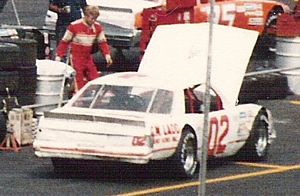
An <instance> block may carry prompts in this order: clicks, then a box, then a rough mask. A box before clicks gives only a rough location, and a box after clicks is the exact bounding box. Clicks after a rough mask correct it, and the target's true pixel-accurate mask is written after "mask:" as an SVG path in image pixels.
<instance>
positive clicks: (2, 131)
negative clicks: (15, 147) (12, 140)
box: [0, 97, 7, 143]
mask: <svg viewBox="0 0 300 196" xmlns="http://www.w3.org/2000/svg"><path fill="white" fill-rule="evenodd" d="M2 99H3V98H2V97H0V101H1V102H2ZM1 108H2V107H1ZM6 121H7V118H6V117H5V114H4V113H3V112H0V143H1V142H2V141H3V140H4V138H5V135H6V131H7V128H6Z"/></svg>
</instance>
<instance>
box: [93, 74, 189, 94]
mask: <svg viewBox="0 0 300 196" xmlns="http://www.w3.org/2000/svg"><path fill="white" fill-rule="evenodd" d="M89 83H90V84H91V85H92V84H106V85H120V86H140V87H152V88H160V89H166V90H178V89H183V88H186V87H184V86H174V84H172V83H169V82H166V81H164V80H163V79H162V78H158V77H154V76H150V75H147V74H143V73H138V72H119V73H113V74H108V75H105V76H102V77H99V78H97V79H95V80H92V81H91V82H89Z"/></svg>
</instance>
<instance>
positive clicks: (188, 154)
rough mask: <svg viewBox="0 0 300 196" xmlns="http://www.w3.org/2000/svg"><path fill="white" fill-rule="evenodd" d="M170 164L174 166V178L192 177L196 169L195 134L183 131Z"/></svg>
mask: <svg viewBox="0 0 300 196" xmlns="http://www.w3.org/2000/svg"><path fill="white" fill-rule="evenodd" d="M172 162H173V164H172V165H173V166H174V170H173V172H172V173H173V174H174V175H175V176H177V177H184V178H192V177H194V175H195V172H196V168H197V142H196V136H195V134H194V133H192V132H191V131H190V130H185V131H183V133H182V136H181V138H180V141H179V143H178V146H177V150H176V152H175V154H174V156H173V158H172Z"/></svg>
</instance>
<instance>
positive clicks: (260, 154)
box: [241, 112, 269, 161]
mask: <svg viewBox="0 0 300 196" xmlns="http://www.w3.org/2000/svg"><path fill="white" fill-rule="evenodd" d="M267 121H268V120H267V115H266V114H265V113H264V112H260V113H259V114H258V115H257V117H256V118H255V121H254V125H253V128H252V130H251V133H250V136H249V138H248V140H247V141H246V144H245V146H244V147H243V148H242V149H241V157H242V158H243V159H245V160H249V161H261V160H264V159H266V157H267V154H268V150H269V143H268V141H269V131H268V123H267Z"/></svg>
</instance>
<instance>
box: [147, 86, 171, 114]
mask: <svg viewBox="0 0 300 196" xmlns="http://www.w3.org/2000/svg"><path fill="white" fill-rule="evenodd" d="M172 105H173V92H172V91H168V90H162V89H159V90H158V91H157V93H156V96H155V98H154V101H153V104H152V106H151V109H150V113H158V114H169V113H171V110H172Z"/></svg>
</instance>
